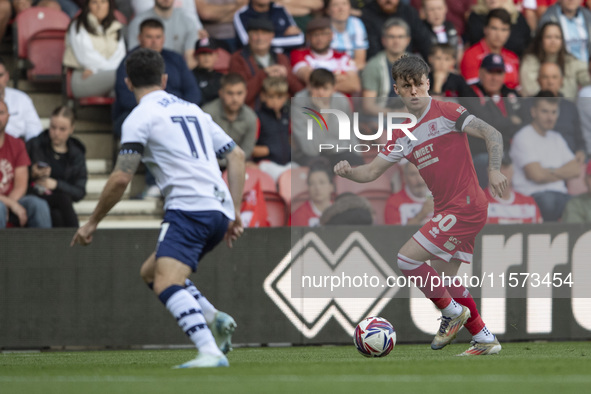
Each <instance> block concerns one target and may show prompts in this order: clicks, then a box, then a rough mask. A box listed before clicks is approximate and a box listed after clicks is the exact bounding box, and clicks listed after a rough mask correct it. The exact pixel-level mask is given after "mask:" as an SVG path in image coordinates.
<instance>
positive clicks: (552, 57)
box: [519, 22, 591, 100]
mask: <svg viewBox="0 0 591 394" xmlns="http://www.w3.org/2000/svg"><path fill="white" fill-rule="evenodd" d="M547 62H548V63H556V64H558V66H559V67H560V69H561V70H562V74H563V75H564V82H563V85H562V88H561V90H560V93H561V94H562V95H563V96H564V97H566V98H568V99H569V100H574V99H575V97H576V96H577V92H578V91H579V88H580V87H582V86H585V85H588V84H589V83H591V81H590V79H589V70H588V66H587V63H586V62H582V61H580V60H579V59H577V58H576V57H574V56H573V55H571V54H570V53H568V52H567V51H566V45H565V42H564V35H563V34H562V28H561V27H560V24H559V23H557V22H547V23H545V24H544V25H543V26H542V27H541V28H540V31H539V32H538V34H537V35H536V37H535V38H534V41H533V42H532V46H531V47H530V49H529V50H528V51H527V53H526V55H525V56H524V57H523V59H522V61H521V69H520V70H519V81H520V82H521V94H522V95H523V96H524V97H528V96H535V95H536V94H538V92H539V91H540V85H539V84H538V81H537V78H538V74H539V71H540V64H542V63H547Z"/></svg>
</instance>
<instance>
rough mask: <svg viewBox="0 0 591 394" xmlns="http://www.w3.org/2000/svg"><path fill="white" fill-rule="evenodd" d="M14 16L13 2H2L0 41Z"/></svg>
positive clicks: (6, 0) (0, 3) (2, 0)
mask: <svg viewBox="0 0 591 394" xmlns="http://www.w3.org/2000/svg"><path fill="white" fill-rule="evenodd" d="M11 16H12V2H11V1H10V0H0V40H2V39H3V38H4V34H6V28H7V27H8V22H10V19H11Z"/></svg>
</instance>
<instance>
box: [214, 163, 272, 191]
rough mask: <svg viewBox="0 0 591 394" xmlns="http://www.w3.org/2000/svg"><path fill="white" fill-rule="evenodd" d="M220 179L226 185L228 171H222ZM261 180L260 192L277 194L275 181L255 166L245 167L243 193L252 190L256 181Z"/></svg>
mask: <svg viewBox="0 0 591 394" xmlns="http://www.w3.org/2000/svg"><path fill="white" fill-rule="evenodd" d="M222 178H223V179H224V182H226V184H228V171H224V173H223V174H222ZM259 179H260V180H261V190H262V191H263V192H273V193H277V186H276V185H275V181H274V180H273V178H272V177H271V175H269V174H267V173H266V172H263V171H261V170H259V168H258V167H255V166H248V167H246V174H245V178H244V193H247V192H248V191H250V190H252V188H253V187H254V185H256V183H257V181H258V180H259Z"/></svg>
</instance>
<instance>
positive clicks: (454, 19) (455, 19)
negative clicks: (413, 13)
mask: <svg viewBox="0 0 591 394" xmlns="http://www.w3.org/2000/svg"><path fill="white" fill-rule="evenodd" d="M534 1H535V0H534ZM474 3H476V0H445V4H446V6H447V15H446V16H445V19H446V20H449V21H450V22H451V23H453V25H454V26H455V27H456V29H457V30H458V35H459V36H460V37H462V36H463V35H464V29H465V25H466V16H467V15H468V14H469V13H470V9H471V8H472V6H473V5H474ZM410 4H412V6H413V8H414V9H416V10H421V9H422V6H423V0H410ZM422 17H424V12H423V15H422Z"/></svg>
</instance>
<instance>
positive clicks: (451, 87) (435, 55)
mask: <svg viewBox="0 0 591 394" xmlns="http://www.w3.org/2000/svg"><path fill="white" fill-rule="evenodd" d="M429 66H431V72H430V73H429V82H430V83H431V91H430V93H431V96H435V97H436V96H443V97H476V94H475V93H474V90H472V88H471V87H470V86H469V85H468V84H467V83H466V80H465V79H464V78H463V77H462V76H461V75H459V74H456V73H455V72H454V69H455V66H456V50H455V48H454V47H452V46H451V45H449V44H437V45H433V46H432V47H431V50H430V52H429Z"/></svg>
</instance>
